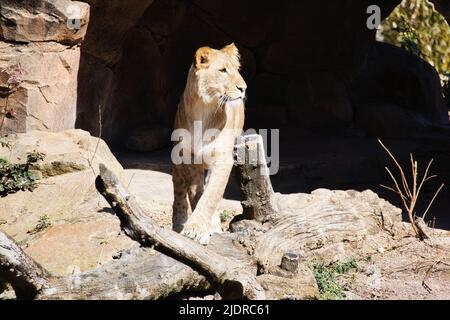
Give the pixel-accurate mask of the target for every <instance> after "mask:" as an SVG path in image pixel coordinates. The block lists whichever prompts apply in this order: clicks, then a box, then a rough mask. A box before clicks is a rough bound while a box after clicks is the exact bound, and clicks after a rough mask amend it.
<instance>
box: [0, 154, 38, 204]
mask: <svg viewBox="0 0 450 320" xmlns="http://www.w3.org/2000/svg"><path fill="white" fill-rule="evenodd" d="M44 157H45V154H43V153H40V152H36V151H33V152H30V153H28V154H27V161H26V162H25V163H9V162H8V161H7V160H5V159H0V197H5V196H7V195H8V194H11V193H15V192H18V191H25V190H29V191H32V190H33V189H34V188H36V178H35V177H34V175H33V174H32V173H31V172H30V166H31V164H33V163H35V162H37V161H39V160H42V159H44Z"/></svg>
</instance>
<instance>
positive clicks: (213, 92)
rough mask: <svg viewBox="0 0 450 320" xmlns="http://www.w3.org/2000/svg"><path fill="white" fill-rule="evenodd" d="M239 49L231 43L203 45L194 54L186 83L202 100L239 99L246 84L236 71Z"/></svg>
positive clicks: (238, 65) (237, 70)
mask: <svg viewBox="0 0 450 320" xmlns="http://www.w3.org/2000/svg"><path fill="white" fill-rule="evenodd" d="M239 68H240V62H239V51H238V49H237V47H236V46H235V45H234V43H232V44H230V45H228V46H226V47H224V48H222V49H221V50H216V49H212V48H210V47H202V48H200V49H198V50H197V52H196V54H195V61H194V63H193V65H192V67H191V69H190V71H189V78H190V79H189V80H190V81H188V83H190V84H191V85H193V86H195V88H191V89H194V91H195V92H198V96H199V98H201V99H202V100H203V102H204V103H205V104H221V103H225V102H230V101H242V100H243V99H244V98H245V90H246V89H247V84H246V83H245V81H244V79H243V78H242V76H241V74H240V73H239Z"/></svg>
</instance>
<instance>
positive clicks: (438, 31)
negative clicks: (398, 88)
mask: <svg viewBox="0 0 450 320" xmlns="http://www.w3.org/2000/svg"><path fill="white" fill-rule="evenodd" d="M378 38H379V39H380V40H381V41H384V42H387V43H390V44H393V45H396V46H399V47H402V48H404V49H406V50H408V51H410V52H412V53H414V54H416V55H418V56H420V57H421V58H422V59H424V60H426V61H428V62H429V63H430V64H431V65H433V66H434V67H435V68H436V70H437V71H438V72H439V74H440V75H441V76H442V75H443V74H445V72H448V71H449V70H450V28H449V25H448V24H447V21H446V20H445V18H444V17H443V16H442V15H441V14H440V13H439V12H437V11H436V10H435V8H434V6H433V4H432V3H431V2H430V1H428V0H403V1H402V3H401V4H400V5H399V6H397V8H396V9H395V10H394V11H393V12H392V13H391V15H390V16H389V17H388V18H387V19H385V20H384V21H383V23H382V24H381V26H380V30H379V34H378Z"/></svg>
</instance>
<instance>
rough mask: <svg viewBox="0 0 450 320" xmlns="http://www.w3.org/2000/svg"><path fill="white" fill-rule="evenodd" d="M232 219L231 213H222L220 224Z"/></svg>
mask: <svg viewBox="0 0 450 320" xmlns="http://www.w3.org/2000/svg"><path fill="white" fill-rule="evenodd" d="M229 218H230V213H229V212H228V211H226V210H224V211H222V213H221V214H220V222H222V223H223V222H226V221H228V219H229Z"/></svg>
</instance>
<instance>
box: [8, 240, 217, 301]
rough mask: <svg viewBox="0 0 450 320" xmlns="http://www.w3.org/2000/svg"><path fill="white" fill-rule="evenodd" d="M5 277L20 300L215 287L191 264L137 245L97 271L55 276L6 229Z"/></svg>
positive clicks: (153, 294) (142, 295) (135, 295)
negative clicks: (29, 254)
mask: <svg viewBox="0 0 450 320" xmlns="http://www.w3.org/2000/svg"><path fill="white" fill-rule="evenodd" d="M0 281H3V282H6V283H9V284H10V285H11V286H12V287H13V289H14V291H15V294H16V297H17V298H18V299H40V300H49V299H53V300H72V299H76V300H80V299H161V298H166V297H168V296H170V295H173V294H177V293H180V292H184V291H189V290H195V291H207V290H210V289H211V285H210V283H209V282H208V281H207V279H206V278H205V277H203V276H202V275H200V274H198V273H197V272H196V271H194V270H193V269H192V268H190V267H189V266H187V265H185V264H183V263H181V262H178V261H176V260H174V259H172V258H170V257H167V256H165V255H163V254H160V253H158V252H155V251H154V250H151V249H142V248H135V249H133V250H130V251H129V252H124V253H123V254H122V256H121V257H120V259H118V260H117V261H112V262H110V263H107V264H105V265H104V266H101V267H99V268H96V269H94V270H90V271H86V272H82V273H77V274H72V275H69V276H66V277H53V276H51V275H50V274H49V273H48V272H47V271H46V270H45V269H43V268H42V267H41V266H39V265H38V264H37V263H36V262H35V261H33V259H31V258H30V257H29V256H27V255H26V254H25V253H24V252H23V250H22V249H21V248H20V247H19V246H17V244H16V243H15V242H14V241H13V240H12V239H10V238H9V237H8V236H6V235H5V234H4V233H2V232H0Z"/></svg>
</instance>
